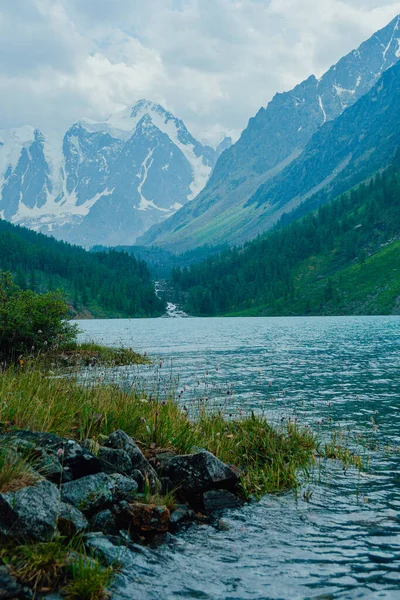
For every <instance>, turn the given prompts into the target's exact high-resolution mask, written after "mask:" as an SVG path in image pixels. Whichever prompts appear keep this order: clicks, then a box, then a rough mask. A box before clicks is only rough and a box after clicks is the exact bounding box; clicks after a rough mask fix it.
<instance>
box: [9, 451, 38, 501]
mask: <svg viewBox="0 0 400 600" xmlns="http://www.w3.org/2000/svg"><path fill="white" fill-rule="evenodd" d="M38 479H39V475H38V474H37V473H35V472H34V471H33V469H32V467H31V465H30V464H29V462H28V461H27V460H26V459H25V458H24V457H22V456H21V455H19V454H18V453H17V452H15V450H13V449H12V448H11V447H9V446H8V445H7V444H4V443H2V444H0V493H1V494H5V493H6V492H17V491H18V490H21V489H22V488H24V487H27V486H30V485H35V483H36V482H37V481H38Z"/></svg>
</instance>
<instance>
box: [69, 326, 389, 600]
mask: <svg viewBox="0 0 400 600" xmlns="http://www.w3.org/2000/svg"><path fill="white" fill-rule="evenodd" d="M79 326H80V328H81V329H83V330H84V333H83V334H82V337H84V338H85V339H94V340H96V341H98V342H103V343H108V344H114V345H118V344H121V343H122V344H124V345H127V346H133V347H135V349H137V350H139V351H147V352H148V353H149V354H150V355H153V356H156V357H160V358H162V359H163V361H164V365H165V370H166V378H168V377H169V375H170V373H172V374H176V375H177V374H179V376H180V385H181V386H184V385H186V391H185V393H184V395H183V399H184V402H188V401H189V399H190V398H191V397H193V395H197V397H199V395H205V393H204V392H205V391H207V395H209V396H210V397H211V396H214V397H216V398H217V399H218V402H220V403H223V404H225V405H226V406H227V408H228V410H230V411H233V410H234V409H235V408H236V409H243V408H244V409H255V410H261V409H262V410H264V411H265V412H266V413H267V415H268V416H269V418H270V419H271V420H273V421H275V422H279V420H280V417H281V416H282V415H294V414H296V415H298V416H299V418H301V419H304V420H306V421H309V422H312V423H313V424H314V425H315V426H316V427H318V423H321V422H322V420H323V419H324V420H327V419H329V418H332V419H333V420H334V421H335V422H339V423H340V424H341V425H342V426H343V427H348V428H351V429H352V430H354V431H356V432H358V433H363V434H365V436H366V437H367V438H368V439H369V440H371V439H375V438H376V440H377V443H378V444H379V449H378V451H377V452H376V453H375V454H374V457H373V459H372V461H371V468H370V470H369V471H368V473H367V474H366V475H365V476H362V477H361V476H359V475H358V474H357V473H355V472H353V471H351V470H347V471H343V469H342V468H341V467H340V466H338V465H331V466H330V467H328V471H327V472H326V473H325V475H324V484H323V485H320V486H316V487H315V486H311V487H312V492H313V493H312V496H311V499H310V501H309V502H305V501H304V500H303V499H302V495H301V493H300V494H299V495H298V498H296V496H295V495H294V494H285V495H282V496H269V497H266V498H264V499H263V500H262V501H261V502H259V503H258V504H251V505H247V506H245V507H243V508H242V509H240V510H236V511H231V512H229V513H227V514H225V515H224V520H225V521H226V522H227V524H228V525H229V530H227V531H216V530H214V529H213V528H210V527H204V526H193V527H191V528H190V529H189V530H187V531H186V532H182V533H181V534H180V535H179V536H177V537H172V536H171V537H170V538H169V539H168V541H167V543H166V544H165V545H164V546H163V547H161V548H157V549H155V550H149V549H145V551H144V552H143V553H135V555H134V556H133V557H132V563H133V565H134V566H132V567H130V568H129V569H126V570H125V571H124V572H123V574H122V576H121V577H120V578H119V579H118V582H117V587H116V592H115V594H114V596H113V597H115V598H116V599H117V600H119V599H121V600H122V599H125V598H129V599H132V598H138V599H140V600H155V599H157V600H160V599H162V600H173V599H181V598H201V599H207V600H228V599H231V600H247V599H250V598H251V599H252V600H263V599H265V600H267V599H268V600H274V599H283V600H286V599H288V598H290V599H292V598H293V599H300V598H301V599H310V600H311V599H312V600H317V599H318V600H329V599H332V600H333V599H335V600H336V599H343V600H353V599H354V600H355V599H358V598H362V599H375V598H376V599H378V598H379V599H380V600H381V599H388V600H398V599H399V598H400V577H399V573H400V516H399V515H400V476H399V462H400V453H399V452H397V453H396V452H393V450H392V451H391V452H390V453H388V452H387V451H385V450H384V447H388V446H390V447H391V448H392V449H393V448H397V450H399V447H400V419H399V402H398V399H399V398H400V380H399V372H400V371H399V367H400V345H399V337H400V318H397V317H365V318H364V317H358V318H351V317H349V318H346V317H343V318H290V319H289V318H287V319H285V318H279V319H269V318H265V319H170V320H169V319H144V320H132V321H129V320H112V321H85V322H82V321H81V322H79ZM163 369H164V367H163ZM217 369H218V370H217ZM114 376H116V377H117V378H118V377H121V378H125V379H126V378H128V379H129V377H131V378H134V377H136V376H137V370H135V371H134V372H127V371H126V370H124V369H121V370H119V371H118V372H117V374H116V375H115V374H114ZM142 376H143V377H146V371H143V372H142ZM147 376H150V374H149V373H148V374H147ZM197 381H200V385H198V384H197ZM221 386H222V387H221ZM224 386H225V388H226V386H229V388H230V389H231V390H232V391H234V393H233V395H232V396H229V400H228V401H229V404H227V398H226V395H224V391H223V388H224ZM283 390H284V393H283ZM185 398H186V400H185ZM371 417H373V419H374V422H375V423H376V424H377V427H378V432H376V434H375V431H374V429H373V424H372V423H371V421H370V419H371ZM374 436H375V437H374ZM323 469H325V466H323Z"/></svg>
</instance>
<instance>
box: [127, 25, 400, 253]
mask: <svg viewBox="0 0 400 600" xmlns="http://www.w3.org/2000/svg"><path fill="white" fill-rule="evenodd" d="M399 58H400V17H396V18H395V19H394V20H393V21H392V22H391V23H389V25H387V26H386V27H385V28H384V29H382V30H381V31H379V32H377V33H376V34H374V35H373V36H372V37H371V38H370V39H369V40H367V41H366V42H364V43H363V44H361V46H360V47H359V48H358V49H357V50H354V51H353V52H351V53H350V54H348V55H347V56H345V57H344V58H342V59H341V60H340V61H339V62H338V63H337V64H336V65H335V66H333V67H331V69H329V71H328V72H327V73H326V74H325V75H324V76H323V77H322V78H321V79H319V80H317V79H316V78H315V77H314V76H311V77H310V78H308V79H307V80H306V81H304V82H303V83H301V84H300V85H298V86H296V87H295V88H294V89H293V90H292V91H290V92H286V93H284V94H277V95H276V96H275V97H274V98H273V100H272V101H271V102H270V103H269V104H268V106H267V107H266V108H262V109H260V111H259V112H258V113H257V115H256V116H255V117H254V118H252V119H250V121H249V124H248V126H247V128H246V129H245V130H244V132H243V134H242V136H241V138H240V139H239V141H238V142H237V143H236V144H234V145H233V146H231V147H230V148H229V149H228V150H226V151H225V152H224V153H223V154H222V155H221V157H220V158H219V160H218V161H217V164H216V166H215V169H214V171H213V174H212V176H211V178H210V180H209V182H208V184H207V185H206V187H205V188H204V190H203V191H202V192H201V193H200V194H199V196H198V197H197V198H196V199H195V200H194V201H193V202H190V203H189V204H187V205H186V206H185V207H183V208H182V209H181V210H179V211H178V212H177V213H176V214H175V215H174V216H173V217H171V218H170V219H168V220H167V221H165V222H163V223H162V224H160V225H158V226H155V227H153V228H152V229H150V230H149V231H148V232H147V233H146V234H145V235H144V236H142V238H140V239H139V240H138V241H139V243H141V244H157V245H160V246H165V247H168V248H170V249H175V250H180V251H181V250H185V249H186V248H189V247H195V246H198V245H202V244H204V243H208V244H217V243H223V242H230V243H232V242H234V243H237V242H242V241H243V240H245V239H249V238H250V237H252V236H254V235H257V233H258V232H260V231H264V230H265V228H268V227H269V226H270V225H271V224H272V223H273V222H274V214H273V213H274V211H273V210H272V211H270V214H269V217H270V218H269V220H267V221H266V220H264V219H263V218H262V217H261V219H260V221H259V222H258V219H259V217H260V215H259V214H258V213H255V210H254V206H253V204H252V203H251V202H250V203H249V202H248V201H249V200H250V198H252V197H253V195H254V194H255V193H256V190H257V189H258V188H259V187H260V186H261V185H263V184H264V183H266V182H268V181H270V180H271V181H275V180H279V178H280V177H281V176H283V174H284V173H285V171H286V169H288V168H289V165H290V164H291V163H293V162H296V160H299V157H300V156H301V155H302V153H303V151H304V149H305V148H306V146H307V144H308V143H309V142H310V139H311V138H312V136H313V135H314V134H315V133H316V132H317V131H318V130H319V129H320V128H321V129H322V130H323V129H326V128H327V127H328V124H329V122H332V121H334V120H335V119H337V118H338V117H339V116H340V115H342V114H343V112H344V111H346V109H349V108H350V107H351V106H353V105H354V104H355V103H357V101H358V100H359V99H360V98H362V97H363V96H364V95H365V94H366V93H367V92H368V91H369V90H370V89H371V88H372V87H373V86H374V85H375V84H376V83H377V81H378V80H379V79H380V77H381V76H382V74H383V73H384V72H385V71H386V70H387V69H389V68H391V67H392V66H393V65H394V64H396V63H397V61H398V60H399ZM314 167H315V165H314ZM266 185H267V186H268V185H269V184H268V183H266ZM285 198H286V200H285V201H287V202H289V201H290V200H291V199H292V197H289V198H288V194H286V196H285ZM278 217H279V211H277V213H276V215H275V220H276V219H277V218H278Z"/></svg>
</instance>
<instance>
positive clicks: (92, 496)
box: [61, 473, 115, 515]
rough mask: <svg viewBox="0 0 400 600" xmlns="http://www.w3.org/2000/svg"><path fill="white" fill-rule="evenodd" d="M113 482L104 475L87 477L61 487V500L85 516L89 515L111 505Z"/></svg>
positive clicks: (108, 476) (98, 474)
mask: <svg viewBox="0 0 400 600" xmlns="http://www.w3.org/2000/svg"><path fill="white" fill-rule="evenodd" d="M114 485H115V484H114V481H113V479H112V478H111V477H110V475H107V474H106V473H97V474H96V475H88V476H87V477H82V478H81V479H76V480H75V481H70V482H68V483H64V484H63V485H62V486H61V499H62V501H63V502H67V503H68V504H72V505H73V506H75V508H77V509H78V510H80V511H81V512H83V514H85V515H91V514H93V513H95V512H97V511H98V510H101V509H102V508H103V507H105V506H107V505H109V504H111V503H112V499H113V497H112V490H113V488H114Z"/></svg>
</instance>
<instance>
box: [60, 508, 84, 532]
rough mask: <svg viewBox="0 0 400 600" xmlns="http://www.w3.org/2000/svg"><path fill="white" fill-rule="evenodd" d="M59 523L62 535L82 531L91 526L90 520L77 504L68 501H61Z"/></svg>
mask: <svg viewBox="0 0 400 600" xmlns="http://www.w3.org/2000/svg"><path fill="white" fill-rule="evenodd" d="M57 525H58V529H59V531H60V533H61V535H66V536H73V535H75V534H77V533H82V532H83V531H85V530H86V529H88V528H89V522H88V520H87V518H86V517H85V515H84V514H83V513H81V511H80V510H78V509H77V508H75V506H72V504H67V503H66V502H60V505H59V509H58V519H57Z"/></svg>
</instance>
